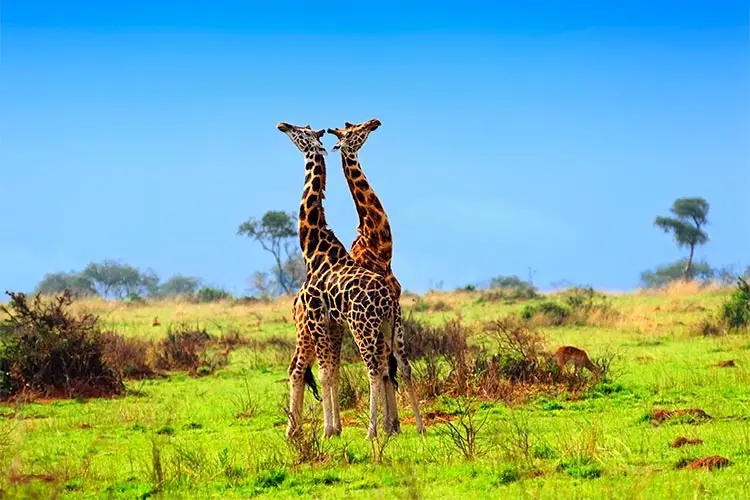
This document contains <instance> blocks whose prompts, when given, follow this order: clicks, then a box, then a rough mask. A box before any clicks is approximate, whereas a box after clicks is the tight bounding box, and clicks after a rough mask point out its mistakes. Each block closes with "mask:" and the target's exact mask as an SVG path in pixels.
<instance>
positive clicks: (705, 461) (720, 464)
mask: <svg viewBox="0 0 750 500" xmlns="http://www.w3.org/2000/svg"><path fill="white" fill-rule="evenodd" d="M731 464H732V462H730V461H729V459H728V458H724V457H722V456H719V455H712V456H710V457H702V458H699V459H697V460H693V461H692V462H690V463H689V464H687V465H686V466H685V469H687V470H695V469H705V470H708V471H711V470H714V469H722V468H724V467H727V466H729V465H731Z"/></svg>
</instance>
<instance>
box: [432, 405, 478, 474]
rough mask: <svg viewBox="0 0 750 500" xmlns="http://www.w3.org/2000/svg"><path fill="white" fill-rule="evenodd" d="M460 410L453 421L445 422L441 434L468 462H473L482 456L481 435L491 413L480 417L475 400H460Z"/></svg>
mask: <svg viewBox="0 0 750 500" xmlns="http://www.w3.org/2000/svg"><path fill="white" fill-rule="evenodd" d="M456 403H457V405H458V409H457V410H456V412H455V413H454V415H453V419H454V420H453V421H451V420H445V425H444V426H442V427H441V432H440V433H441V434H442V435H444V436H446V437H447V438H448V439H449V441H450V442H451V443H453V445H454V446H455V447H456V449H457V450H458V451H459V452H460V453H461V455H463V457H464V459H466V460H473V459H474V458H475V457H477V456H478V455H480V454H481V448H480V445H479V433H480V432H481V430H482V428H483V427H484V425H485V424H486V423H487V417H489V412H487V411H485V412H484V416H482V417H478V416H477V411H476V405H475V401H474V399H473V398H468V399H466V398H459V399H458V400H457V401H456Z"/></svg>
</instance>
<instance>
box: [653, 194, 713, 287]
mask: <svg viewBox="0 0 750 500" xmlns="http://www.w3.org/2000/svg"><path fill="white" fill-rule="evenodd" d="M708 210H709V204H708V202H707V201H706V200H704V199H703V198H679V199H677V200H675V202H674V204H673V205H672V208H671V209H670V211H671V212H672V214H674V215H675V216H676V217H657V218H656V219H655V220H654V225H655V226H656V227H658V228H659V229H661V230H663V231H664V232H665V233H672V234H673V235H674V239H675V242H676V243H677V246H678V247H688V248H690V256H689V257H688V259H687V264H686V266H685V269H684V272H683V278H684V279H685V280H691V279H693V270H692V262H693V253H694V251H695V247H696V246H697V245H704V244H706V243H707V242H708V234H707V233H706V232H705V231H704V230H703V229H701V227H703V226H705V225H706V224H708V219H707V216H708Z"/></svg>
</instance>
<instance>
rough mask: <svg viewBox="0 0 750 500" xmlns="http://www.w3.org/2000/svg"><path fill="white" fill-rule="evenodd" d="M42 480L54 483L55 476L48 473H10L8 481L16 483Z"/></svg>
mask: <svg viewBox="0 0 750 500" xmlns="http://www.w3.org/2000/svg"><path fill="white" fill-rule="evenodd" d="M35 480H36V481H42V482H45V483H54V482H55V476H49V475H46V474H13V473H11V474H9V475H8V481H10V482H11V483H14V484H26V483H30V482H31V481H35Z"/></svg>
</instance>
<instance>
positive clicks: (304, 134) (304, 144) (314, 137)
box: [276, 122, 326, 156]
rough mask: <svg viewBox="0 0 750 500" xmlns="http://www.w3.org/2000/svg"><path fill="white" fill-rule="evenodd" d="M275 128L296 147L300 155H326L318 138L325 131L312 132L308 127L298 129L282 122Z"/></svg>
mask: <svg viewBox="0 0 750 500" xmlns="http://www.w3.org/2000/svg"><path fill="white" fill-rule="evenodd" d="M276 128H278V129H279V130H281V131H282V132H284V133H285V134H286V135H287V137H289V138H290V139H291V140H292V142H293V143H294V145H295V146H297V149H299V150H300V151H302V154H321V155H323V156H325V155H326V150H325V148H324V147H323V143H322V142H321V141H320V138H321V137H323V134H325V130H322V129H321V130H313V129H312V128H310V125H305V126H304V127H298V126H296V125H291V124H289V123H284V122H281V123H279V124H278V125H276Z"/></svg>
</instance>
